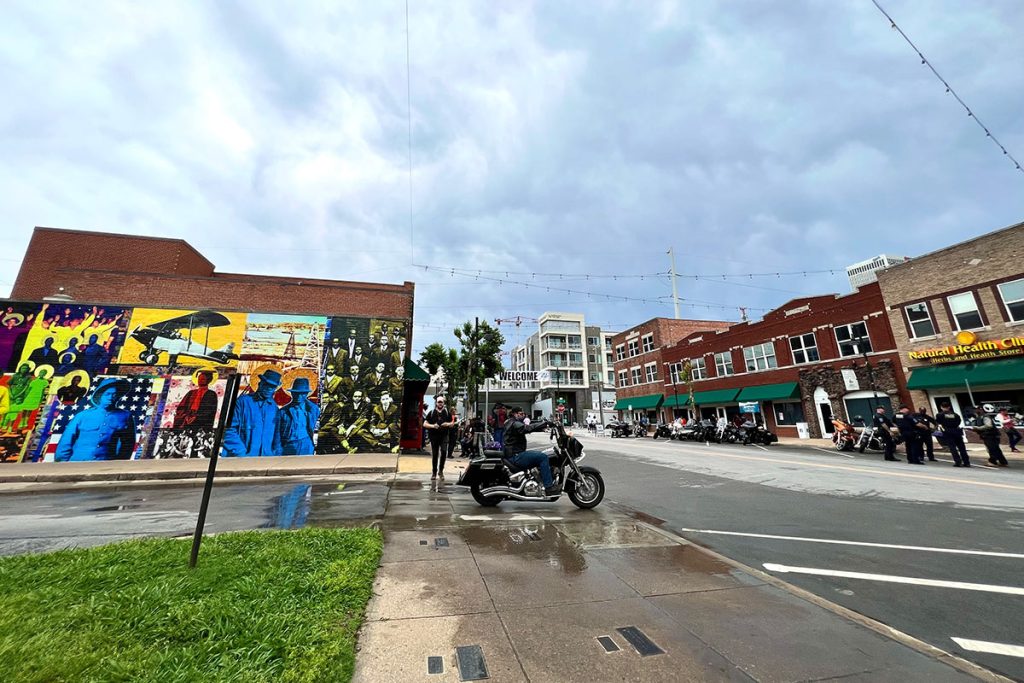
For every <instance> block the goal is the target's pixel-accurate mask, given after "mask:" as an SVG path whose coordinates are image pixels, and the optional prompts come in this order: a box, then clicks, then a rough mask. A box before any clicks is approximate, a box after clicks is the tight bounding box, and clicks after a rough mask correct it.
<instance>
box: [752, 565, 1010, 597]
mask: <svg viewBox="0 0 1024 683" xmlns="http://www.w3.org/2000/svg"><path fill="white" fill-rule="evenodd" d="M762 566H763V567H764V568H765V570H767V571H770V572H778V573H780V574H810V575H812V576H834V577H836V578H840V579H862V580H865V581H881V582H884V583H905V584H909V585H911V586H931V587H933V588H955V589H958V590H967V591H980V592H983V593H1004V594H1006V595H1024V588H1021V587H1019V586H994V585H991V584H987V583H965V582H963V581H942V580H939V579H923V578H918V577H916V576H891V575H889V574H866V573H864V572H844V571H840V570H838V569H818V568H815V567H790V566H788V565H784V564H773V563H771V562H765V563H764V564H763V565H762Z"/></svg>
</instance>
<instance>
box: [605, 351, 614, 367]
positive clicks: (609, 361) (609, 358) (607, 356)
mask: <svg viewBox="0 0 1024 683" xmlns="http://www.w3.org/2000/svg"><path fill="white" fill-rule="evenodd" d="M604 364H605V365H611V364H612V354H610V353H609V354H605V357H604Z"/></svg>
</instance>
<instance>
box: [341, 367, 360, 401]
mask: <svg viewBox="0 0 1024 683" xmlns="http://www.w3.org/2000/svg"><path fill="white" fill-rule="evenodd" d="M361 372H362V370H361V368H360V367H359V366H358V365H356V364H354V363H353V364H352V365H350V366H349V368H348V377H346V378H344V379H342V380H340V381H339V382H338V389H339V390H340V391H341V393H342V395H345V396H351V395H352V392H353V391H355V390H356V389H358V388H360V387H361V386H363V381H362V378H361V377H360V374H361Z"/></svg>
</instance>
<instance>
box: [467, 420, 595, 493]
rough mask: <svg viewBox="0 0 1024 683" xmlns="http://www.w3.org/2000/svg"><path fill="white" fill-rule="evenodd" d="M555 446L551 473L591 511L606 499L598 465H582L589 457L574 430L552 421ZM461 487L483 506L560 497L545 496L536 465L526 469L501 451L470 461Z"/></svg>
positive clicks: (550, 459) (565, 491) (565, 490)
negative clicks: (507, 501)
mask: <svg viewBox="0 0 1024 683" xmlns="http://www.w3.org/2000/svg"><path fill="white" fill-rule="evenodd" d="M551 429H552V433H553V434H554V437H555V439H554V442H555V443H554V446H553V447H552V449H551V452H550V454H549V455H548V462H549V463H550V464H551V476H552V477H553V479H554V482H555V484H556V485H557V484H561V485H562V493H564V494H565V495H567V496H568V497H569V500H570V501H572V504H573V505H575V506H576V507H579V508H583V509H585V510H589V509H590V508H593V507H597V505H598V504H599V503H600V502H601V500H602V499H603V498H604V492H605V487H604V479H603V478H602V477H601V473H600V472H599V471H598V470H597V468H595V467H588V466H586V465H584V466H582V467H581V466H580V465H579V462H580V461H581V460H583V458H585V457H586V454H585V453H584V452H583V444H581V443H580V442H579V440H578V439H576V438H575V437H574V436H572V433H571V432H567V431H566V430H565V428H564V427H563V426H562V425H560V424H557V423H551ZM457 483H458V485H459V486H468V487H469V492H470V493H471V494H472V495H473V499H474V500H475V501H476V502H477V503H479V504H480V505H483V506H484V507H493V506H495V505H497V504H498V503H500V502H501V501H503V500H524V501H529V502H535V503H552V502H554V501H557V500H558V499H559V498H561V494H559V495H555V496H546V495H544V483H543V481H542V480H541V478H540V470H539V469H537V468H536V467H534V468H531V469H529V470H526V471H523V470H520V469H519V468H518V467H516V465H515V464H513V463H512V462H511V461H509V460H507V459H505V457H504V453H503V452H501V451H491V450H487V451H484V457H482V458H477V459H476V460H471V461H470V463H469V466H468V467H467V468H466V469H465V470H463V471H462V474H461V475H460V476H459V480H458V482H457Z"/></svg>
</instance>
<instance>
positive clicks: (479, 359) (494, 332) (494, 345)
mask: <svg viewBox="0 0 1024 683" xmlns="http://www.w3.org/2000/svg"><path fill="white" fill-rule="evenodd" d="M455 338H456V339H458V340H459V343H460V344H461V345H462V349H461V352H460V353H459V355H458V366H459V378H460V380H461V381H462V382H463V384H465V387H466V393H467V394H468V397H469V401H470V405H473V406H476V405H477V403H478V398H479V393H480V386H481V385H482V384H483V383H484V381H485V380H486V379H487V378H489V377H494V376H495V375H497V374H498V373H499V372H501V371H502V365H501V347H502V346H503V345H504V344H505V336H504V335H503V334H502V333H501V332H500V331H499V330H498V329H497V328H495V327H491V325H490V324H489V323H488V322H487V321H486V320H484V321H480V322H479V323H478V324H474V323H472V322H469V321H466V322H464V323H463V324H462V326H461V327H456V328H455Z"/></svg>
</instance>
